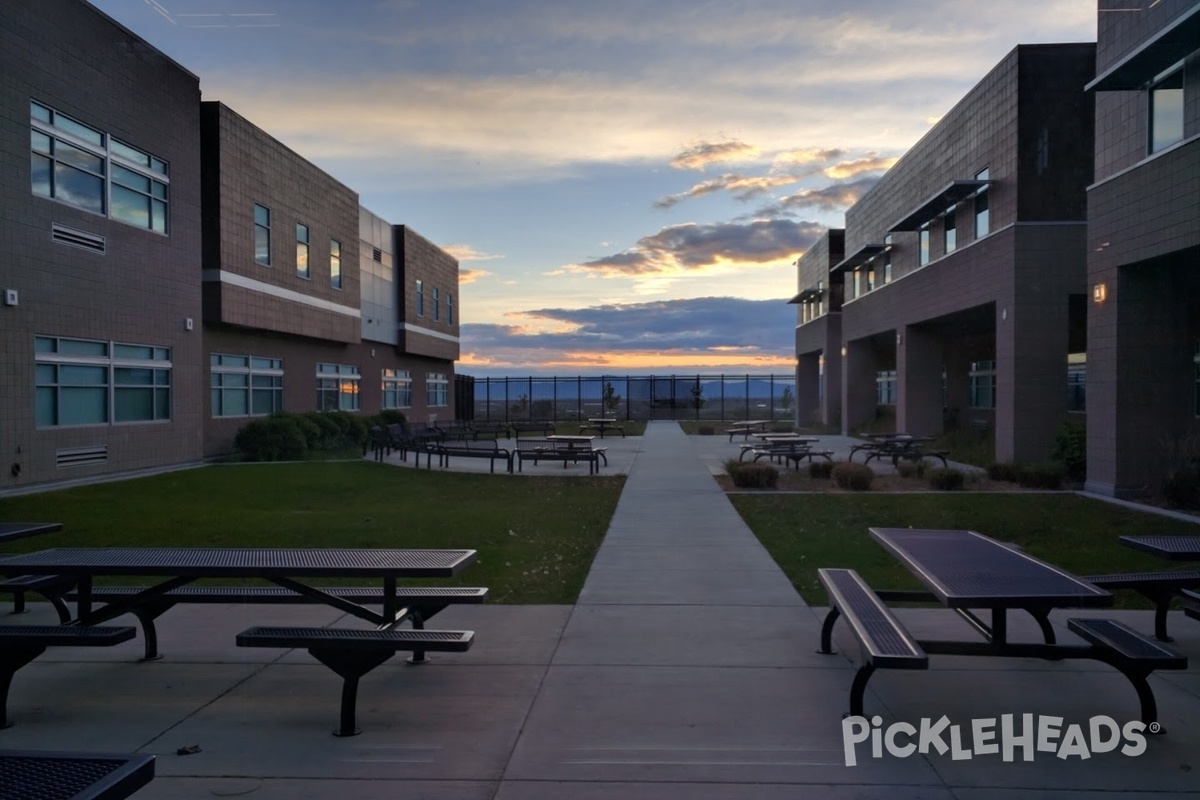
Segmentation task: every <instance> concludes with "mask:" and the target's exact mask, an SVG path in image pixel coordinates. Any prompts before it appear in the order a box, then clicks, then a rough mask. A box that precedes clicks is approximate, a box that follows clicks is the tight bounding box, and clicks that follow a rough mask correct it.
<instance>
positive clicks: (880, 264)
mask: <svg viewBox="0 0 1200 800" xmlns="http://www.w3.org/2000/svg"><path fill="white" fill-rule="evenodd" d="M1094 60H1095V46H1094V45H1092V44H1056V45H1020V46H1018V47H1016V48H1015V49H1014V50H1012V51H1011V52H1010V53H1009V54H1008V55H1007V56H1006V57H1005V58H1004V59H1003V60H1002V61H1001V62H1000V63H999V64H997V65H996V67H994V68H993V69H992V70H991V71H990V72H989V73H988V74H987V75H986V76H985V77H984V78H983V80H981V81H980V83H979V84H978V85H976V86H975V88H973V89H972V90H971V91H970V92H969V93H968V94H967V95H966V96H965V97H963V98H962V100H960V101H959V102H958V103H957V104H956V105H955V106H954V107H953V108H952V109H951V110H950V111H949V112H947V113H946V115H945V116H944V117H942V119H941V120H940V121H939V122H938V123H937V124H936V125H935V126H934V127H933V128H932V129H931V130H930V131H929V133H928V134H926V135H925V136H924V137H923V138H922V139H921V140H920V141H919V142H918V143H917V144H916V145H914V146H913V147H912V148H911V149H910V150H909V151H908V152H907V153H906V154H905V155H904V156H903V158H901V159H900V161H899V162H897V163H896V164H895V166H893V167H892V168H891V169H890V170H889V171H888V172H887V174H885V175H884V176H883V178H882V179H881V180H880V181H879V183H878V184H877V185H876V186H875V187H874V188H872V189H871V191H869V192H868V193H867V194H865V195H864V196H863V197H862V198H860V199H859V201H858V202H857V203H855V204H854V205H853V206H852V207H851V208H850V209H848V210H847V212H846V224H845V232H844V253H843V258H842V259H841V260H840V261H836V262H833V261H832V260H831V263H829V265H828V271H829V274H828V276H827V278H826V280H825V281H824V283H825V285H826V286H829V287H831V291H833V287H835V286H836V285H837V284H838V283H841V284H842V298H841V311H840V320H838V321H834V320H833V319H826V318H825V316H822V315H821V314H818V315H817V316H816V317H814V318H811V319H810V320H809V321H808V322H807V323H803V322H802V324H801V325H800V328H799V329H798V330H797V356H798V359H799V367H800V370H801V372H800V373H799V374H798V382H799V383H801V384H803V383H805V379H804V374H805V373H804V371H805V370H806V369H807V371H808V372H809V373H811V367H809V366H807V361H810V360H811V353H813V352H815V347H816V344H817V343H818V342H819V343H820V349H821V351H822V353H823V354H824V358H825V371H826V374H827V375H829V374H831V373H832V372H833V371H834V370H836V369H838V368H840V371H841V376H840V378H841V380H840V386H839V387H838V390H840V392H841V427H842V429H843V431H847V432H850V431H854V430H856V429H858V428H860V427H861V426H863V425H865V424H868V423H871V422H872V421H873V420H875V419H876V418H877V417H878V416H884V417H887V416H890V415H892V414H894V416H895V421H894V423H890V424H894V427H895V429H896V430H902V431H907V432H909V433H913V434H922V435H937V434H940V433H942V432H943V431H944V430H946V429H947V428H950V427H956V426H964V425H973V426H978V427H980V428H986V429H988V430H991V431H992V432H993V434H994V437H995V447H996V456H997V458H998V459H1000V460H1006V461H1007V460H1018V461H1031V460H1037V459H1040V458H1044V457H1046V456H1047V455H1048V452H1049V448H1050V446H1051V443H1052V442H1053V439H1054V435H1055V433H1056V432H1057V431H1058V430H1059V428H1060V427H1061V425H1062V423H1063V421H1064V419H1066V417H1067V414H1068V412H1069V407H1070V402H1069V398H1070V393H1069V391H1068V374H1069V371H1070V364H1071V363H1072V361H1073V360H1074V361H1081V360H1082V358H1083V357H1084V353H1085V352H1086V344H1085V342H1086V324H1087V323H1086V310H1087V309H1086V304H1085V294H1086V292H1087V276H1086V255H1085V241H1086V223H1087V213H1086V187H1087V185H1088V184H1089V183H1090V181H1091V176H1092V158H1093V153H1092V151H1093V110H1092V96H1091V95H1090V94H1088V93H1087V92H1085V91H1084V90H1083V86H1084V84H1086V83H1087V82H1088V80H1090V79H1091V76H1092V75H1093V67H1094ZM827 258H828V257H827V256H821V255H820V254H818V257H817V259H816V262H821V261H823V260H824V259H827ZM800 264H801V268H802V272H803V270H804V269H806V268H807V263H806V259H802V260H801V262H800ZM814 279H817V280H819V279H818V278H817V276H816V275H808V276H804V275H802V278H801V280H802V282H803V283H805V284H806V285H805V286H804V287H802V288H808V289H815V288H816V286H815V284H814V283H813V281H814ZM833 306H834V304H833V303H832V302H831V303H830V304H829V306H828V309H827V310H826V316H829V317H832V316H833V313H834V308H833ZM810 327H813V328H816V329H818V330H819V331H820V332H819V333H818V334H817V335H816V336H815V337H813V336H810V335H809V332H808V330H806V329H808V328H810ZM837 327H840V347H838V348H837V353H838V357H839V358H840V364H839V365H837V367H835V368H834V369H830V362H831V361H832V360H833V359H832V353H833V352H834V342H835V341H836V340H835V339H834V338H833V337H832V336H831V335H830V334H831V332H832V331H833V330H834V329H835V328H837ZM822 328H823V330H821V329H822ZM802 345H803V346H804V347H805V350H803V351H801V349H800V348H801V346H802ZM1072 357H1073V358H1072ZM809 382H811V381H809ZM829 391H834V389H833V388H832V387H830V389H829ZM884 424H889V423H888V422H886V421H885V423H884Z"/></svg>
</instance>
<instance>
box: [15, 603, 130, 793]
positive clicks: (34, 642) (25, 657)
mask: <svg viewBox="0 0 1200 800" xmlns="http://www.w3.org/2000/svg"><path fill="white" fill-rule="evenodd" d="M135 635H137V629H136V628H134V627H133V626H131V625H122V626H114V627H98V626H97V627H87V626H77V625H0V728H8V727H11V726H12V721H11V720H9V718H8V690H9V689H11V688H12V679H13V676H14V675H16V673H17V670H19V669H21V667H23V666H25V665H26V664H28V663H29V662H30V661H33V660H34V659H35V658H37V657H38V656H40V655H41V654H42V653H44V652H46V648H48V647H60V646H62V647H111V646H112V645H114V644H120V643H121V642H127V641H129V640H130V639H132V638H133V637H134V636H135ZM0 794H2V789H0Z"/></svg>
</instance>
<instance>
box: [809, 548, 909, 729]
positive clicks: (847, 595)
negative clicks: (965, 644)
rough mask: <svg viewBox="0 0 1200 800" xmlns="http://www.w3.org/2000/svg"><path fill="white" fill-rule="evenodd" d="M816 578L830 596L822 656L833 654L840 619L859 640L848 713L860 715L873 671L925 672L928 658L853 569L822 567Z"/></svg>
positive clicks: (822, 627) (822, 643) (823, 627)
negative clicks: (834, 634)
mask: <svg viewBox="0 0 1200 800" xmlns="http://www.w3.org/2000/svg"><path fill="white" fill-rule="evenodd" d="M817 577H818V578H820V580H821V583H822V584H823V585H824V586H825V591H826V592H827V593H828V594H829V606H830V608H829V613H828V614H827V615H826V616H825V622H824V623H823V624H822V626H821V649H820V651H819V652H821V653H826V654H829V653H833V652H834V650H833V625H834V623H835V622H837V620H838V618H839V617H845V619H846V622H847V624H849V625H850V629H851V630H852V631H853V633H854V638H856V639H857V640H858V643H859V647H860V656H861V660H862V664H861V665H860V666H859V668H858V672H857V673H855V675H854V683H853V684H852V685H851V687H850V714H851V715H853V716H862V713H863V694H864V693H865V692H866V689H867V681H868V680H870V678H871V675H872V673H874V672H875V670H876V669H927V668H928V667H929V656H928V655H926V653H925V650H924V649H922V647H921V645H919V644H917V641H916V639H914V638H913V636H912V635H911V634H910V633H909V632H908V631H907V630H906V629H905V628H904V625H902V624H901V623H900V620H898V619H897V618H896V615H895V614H893V613H892V612H891V609H889V608H888V607H887V606H885V605H884V604H883V600H881V599H880V598H879V596H878V595H877V594H876V593H875V591H874V590H873V589H871V587H870V586H868V585H867V583H866V582H865V581H864V580H863V579H862V577H861V576H860V575H859V574H858V573H857V572H855V571H854V570H852V569H830V568H821V569H818V570H817Z"/></svg>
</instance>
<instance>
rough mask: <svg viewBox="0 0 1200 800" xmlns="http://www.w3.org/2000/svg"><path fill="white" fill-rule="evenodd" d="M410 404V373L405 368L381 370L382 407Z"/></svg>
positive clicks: (406, 405)
mask: <svg viewBox="0 0 1200 800" xmlns="http://www.w3.org/2000/svg"><path fill="white" fill-rule="evenodd" d="M411 406H412V373H411V372H409V371H408V370H406V369H385V370H384V371H383V407H384V408H409V407H411Z"/></svg>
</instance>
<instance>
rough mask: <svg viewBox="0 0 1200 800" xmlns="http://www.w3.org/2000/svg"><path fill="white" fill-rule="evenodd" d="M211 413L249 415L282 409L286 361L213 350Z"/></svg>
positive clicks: (211, 359) (210, 363) (218, 414)
mask: <svg viewBox="0 0 1200 800" xmlns="http://www.w3.org/2000/svg"><path fill="white" fill-rule="evenodd" d="M208 363H209V370H210V375H211V377H210V383H209V385H210V390H211V394H212V415H213V416H214V417H248V416H261V415H264V414H273V413H275V412H276V411H282V410H283V360H282V359H279V358H260V357H258V356H239V355H227V354H225V353H212V354H211V355H210V356H209V361H208Z"/></svg>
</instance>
